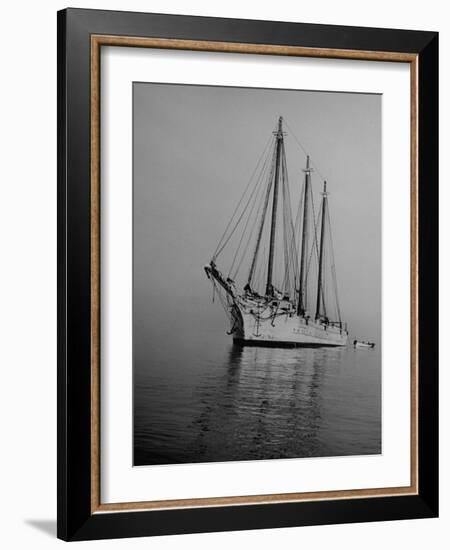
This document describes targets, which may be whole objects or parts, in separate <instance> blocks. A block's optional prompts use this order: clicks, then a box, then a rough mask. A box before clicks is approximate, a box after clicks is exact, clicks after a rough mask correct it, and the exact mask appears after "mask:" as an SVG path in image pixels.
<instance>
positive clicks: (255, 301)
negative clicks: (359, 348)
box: [204, 117, 348, 346]
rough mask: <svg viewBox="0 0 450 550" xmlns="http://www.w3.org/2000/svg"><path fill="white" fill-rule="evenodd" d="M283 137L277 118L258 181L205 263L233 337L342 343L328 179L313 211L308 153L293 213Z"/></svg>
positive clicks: (257, 171) (344, 338) (286, 342)
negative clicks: (226, 261)
mask: <svg viewBox="0 0 450 550" xmlns="http://www.w3.org/2000/svg"><path fill="white" fill-rule="evenodd" d="M289 131H290V128H289ZM290 133H292V132H291V131H290ZM285 136H286V132H285V131H284V129H283V117H279V119H278V124H277V127H276V129H275V131H274V132H273V133H272V136H271V138H270V139H269V142H268V144H267V146H266V149H265V151H264V153H265V155H264V154H263V156H262V157H261V159H260V161H259V163H258V165H257V168H256V169H255V172H254V177H253V179H254V180H255V181H254V182H253V180H252V179H251V180H250V182H249V184H248V185H247V187H246V189H245V191H244V194H243V196H242V198H241V200H240V201H239V203H238V206H237V207H236V210H235V212H234V214H233V216H232V218H231V220H230V222H229V223H228V226H227V228H226V229H225V232H224V234H223V235H222V238H221V240H220V241H219V244H218V246H217V248H216V251H215V252H214V254H213V256H212V258H211V260H210V262H209V263H208V264H207V265H206V266H205V268H204V269H205V272H206V275H207V276H208V278H209V280H210V281H211V282H212V284H213V293H214V295H216V294H217V295H218V296H219V298H220V301H221V303H222V305H223V306H224V309H225V312H226V313H227V315H228V317H229V321H230V330H229V334H231V335H232V336H233V339H234V341H235V342H238V343H242V344H253V345H272V346H345V345H347V339H348V332H347V326H346V324H345V323H343V322H342V319H341V312H340V307H339V300H338V292H337V290H338V289H337V279H336V269H335V261H334V251H333V242H332V234H331V222H330V213H329V204H328V195H329V193H328V191H327V183H326V181H323V182H321V183H322V185H321V187H322V190H321V200H320V207H319V210H318V212H317V215H316V214H315V208H314V193H313V189H312V172H313V168H312V166H311V161H310V157H309V155H306V166H305V168H304V170H303V172H304V177H303V178H302V180H303V185H302V188H301V191H300V189H299V192H298V201H297V203H296V204H297V209H296V210H297V212H296V216H295V218H294V217H293V215H292V207H291V188H290V184H289V177H288V170H287V163H286V151H285ZM297 141H298V140H297ZM299 145H300V143H299ZM300 146H301V145H300ZM252 182H253V186H252V187H251V186H250V184H251V183H252ZM293 191H295V189H294V190H293ZM233 243H235V247H234V250H232V251H231V252H230V251H229V249H231V247H232V244H233ZM227 251H228V256H229V264H230V266H229V268H228V269H227V270H225V269H224V267H222V264H220V265H221V268H220V270H219V267H218V266H219V261H222V259H223V258H224V257H225V256H226V252H227ZM243 271H244V278H243V280H242V281H241V283H239V282H237V281H238V277H239V275H241V279H242V273H243Z"/></svg>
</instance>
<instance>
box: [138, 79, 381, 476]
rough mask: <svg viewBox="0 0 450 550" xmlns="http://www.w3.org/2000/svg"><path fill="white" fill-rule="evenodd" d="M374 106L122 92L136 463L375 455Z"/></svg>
mask: <svg viewBox="0 0 450 550" xmlns="http://www.w3.org/2000/svg"><path fill="white" fill-rule="evenodd" d="M381 114H382V96H381V95H380V94H367V93H342V92H334V91H332V90H290V89H289V90H284V89H259V88H239V87H222V86H200V85H183V84H162V83H151V82H134V83H133V465H134V466H150V465H167V464H190V463H206V462H225V461H248V460H271V459H295V458H297V459H299V458H301V459H315V458H321V457H336V459H338V458H339V457H342V456H361V455H378V454H380V453H382V450H383V441H382V422H381V420H382V418H381V404H382V391H381V389H382V386H381V377H382V363H381V352H382V326H381V313H382V312H381V283H382V281H381V268H382V265H381V246H382V234H381V220H382V211H381V198H382V195H381V170H382V164H381V162H382V159H381V137H382V136H381Z"/></svg>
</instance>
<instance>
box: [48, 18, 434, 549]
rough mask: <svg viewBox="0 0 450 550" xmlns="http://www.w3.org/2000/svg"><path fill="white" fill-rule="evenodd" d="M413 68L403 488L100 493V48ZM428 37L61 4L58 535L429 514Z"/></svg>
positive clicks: (430, 137)
mask: <svg viewBox="0 0 450 550" xmlns="http://www.w3.org/2000/svg"><path fill="white" fill-rule="evenodd" d="M106 46H114V47H119V48H120V47H132V48H150V49H152V48H153V49H154V48H157V49H162V50H167V51H201V52H211V53H215V52H216V53H217V52H220V53H230V54H234V55H242V56H245V55H253V54H258V55H269V56H273V59H275V60H276V59H281V60H282V59H283V58H285V57H286V56H288V57H307V58H313V59H323V58H326V59H349V60H365V61H370V62H374V63H376V62H395V63H402V64H408V65H409V67H410V75H411V76H410V83H411V88H410V92H411V95H410V99H411V107H410V131H411V133H410V136H411V142H410V161H411V165H410V168H411V187H410V189H411V195H410V208H411V214H410V216H411V217H410V220H411V224H410V242H411V265H410V274H411V279H410V283H411V348H410V353H411V387H410V397H411V402H410V403H411V417H410V418H411V431H410V446H411V464H410V468H411V469H410V481H411V482H410V485H409V486H402V487H388V488H379V487H378V488H370V487H367V488H364V489H351V490H337V491H333V490H328V491H320V492H319V491H316V492H310V493H308V492H304V493H301V494H300V493H297V492H295V491H293V492H288V493H283V494H264V495H250V496H249V495H245V494H240V495H235V496H232V497H219V496H218V497H216V498H211V497H210V498H203V499H198V498H194V499H179V500H177V499H173V500H164V501H152V500H151V499H148V500H145V501H142V502H118V503H115V504H105V503H103V502H102V501H101V492H100V483H101V437H100V428H101V422H100V393H101V384H102V380H101V376H100V308H101V288H100V286H101V277H100V273H101V266H100V257H101V256H100V213H101V203H100V197H101V175H100V167H101V149H100V111H101V110H100V92H101V72H100V52H101V49H102V48H103V47H106ZM437 234H438V34H437V33H435V32H424V31H409V30H392V29H375V28H357V27H344V26H331V25H318V24H303V23H284V22H271V21H251V20H237V19H236V20H231V19H220V18H208V17H192V16H172V15H163V14H148V13H130V12H113V11H101V10H85V9H72V8H71V9H66V10H62V11H60V12H58V537H59V538H61V539H63V540H88V539H101V538H115V537H117V538H118V537H134V536H151V535H164V534H181V533H200V532H210V531H229V530H241V529H261V528H277V527H290V526H302V525H323V524H330V523H349V522H367V521H386V520H396V519H412V518H430V517H436V516H437V515H438V285H437V278H438V268H437V263H438V237H437Z"/></svg>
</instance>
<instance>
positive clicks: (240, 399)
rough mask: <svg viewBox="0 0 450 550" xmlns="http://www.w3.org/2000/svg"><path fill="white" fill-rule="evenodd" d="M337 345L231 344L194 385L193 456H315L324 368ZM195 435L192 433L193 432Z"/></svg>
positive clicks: (334, 358) (331, 360)
mask: <svg viewBox="0 0 450 550" xmlns="http://www.w3.org/2000/svg"><path fill="white" fill-rule="evenodd" d="M339 354H340V351H339V350H335V349H330V348H313V349H307V348H297V349H289V348H281V349H279V348H263V347H242V346H238V345H232V346H231V347H230V348H229V350H228V354H227V358H226V361H224V364H223V366H222V369H223V370H222V372H221V375H220V376H218V373H217V372H214V373H213V374H212V376H211V377H206V379H205V380H203V383H202V385H201V387H199V388H197V391H198V399H199V403H200V408H199V410H198V413H199V414H198V416H197V417H196V418H195V419H194V420H193V422H192V425H191V428H192V430H194V431H195V432H196V434H195V436H194V438H193V440H191V441H192V448H191V449H190V452H191V453H195V454H196V455H197V461H209V460H214V461H224V460H252V459H258V458H259V459H262V458H264V459H268V458H296V457H308V456H317V454H318V453H319V450H318V447H319V446H320V445H321V442H320V440H319V436H318V434H319V430H320V428H321V426H322V425H323V415H322V409H323V392H322V386H323V384H324V382H325V381H326V377H327V370H328V369H329V368H330V367H331V366H332V365H333V364H334V368H339ZM193 435H194V434H193Z"/></svg>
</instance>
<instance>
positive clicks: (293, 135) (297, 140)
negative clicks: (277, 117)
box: [285, 121, 328, 181]
mask: <svg viewBox="0 0 450 550" xmlns="http://www.w3.org/2000/svg"><path fill="white" fill-rule="evenodd" d="M285 125H286V127H287V128H288V130H289V132H290V134H291V135H292V137H293V138H294V139H295V141H296V142H297V144H298V145H299V146H300V149H301V150H302V151H303V153H304V154H305V155H306V156H308V155H309V153H308V151H307V150H306V149H305V148H304V147H303V145H302V144H301V143H300V140H299V139H298V138H297V136H296V135H295V134H294V131H293V130H292V128H291V127H290V126H289V124H288V123H287V122H286V121H285ZM309 157H310V160H309V161H310V163H311V164H312V166H313V168H314V169H315V171H316V172H317V174H318V175H319V176H320V177H321V178H322V181H325V179H326V178H324V176H323V174H322V173H321V171H320V170H319V168H318V167H317V165H316V164H315V163H314V162H313V161H312V160H311V155H309ZM327 181H328V180H327Z"/></svg>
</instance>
